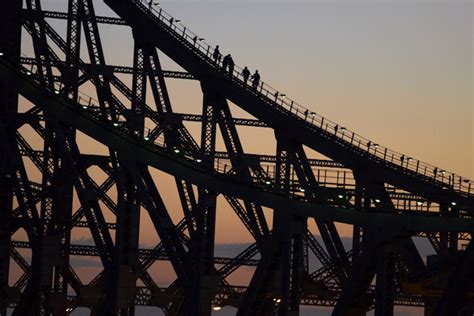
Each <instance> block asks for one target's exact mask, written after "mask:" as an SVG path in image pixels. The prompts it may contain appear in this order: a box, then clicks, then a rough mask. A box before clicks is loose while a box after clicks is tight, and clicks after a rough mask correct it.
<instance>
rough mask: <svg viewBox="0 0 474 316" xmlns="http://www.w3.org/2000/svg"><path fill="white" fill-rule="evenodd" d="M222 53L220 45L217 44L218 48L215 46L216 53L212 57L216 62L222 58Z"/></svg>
mask: <svg viewBox="0 0 474 316" xmlns="http://www.w3.org/2000/svg"><path fill="white" fill-rule="evenodd" d="M220 56H221V53H220V52H219V45H216V48H214V53H213V54H212V58H214V62H215V63H216V64H217V63H219V60H220V59H221V57H220Z"/></svg>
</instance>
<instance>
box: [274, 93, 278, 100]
mask: <svg viewBox="0 0 474 316" xmlns="http://www.w3.org/2000/svg"><path fill="white" fill-rule="evenodd" d="M273 96H274V97H275V102H276V101H277V100H278V91H277V92H275V94H274V95H273Z"/></svg>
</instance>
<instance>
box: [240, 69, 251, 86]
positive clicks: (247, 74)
mask: <svg viewBox="0 0 474 316" xmlns="http://www.w3.org/2000/svg"><path fill="white" fill-rule="evenodd" d="M242 77H244V84H245V85H247V81H248V80H249V77H250V70H249V69H248V68H247V66H245V67H244V69H243V70H242Z"/></svg>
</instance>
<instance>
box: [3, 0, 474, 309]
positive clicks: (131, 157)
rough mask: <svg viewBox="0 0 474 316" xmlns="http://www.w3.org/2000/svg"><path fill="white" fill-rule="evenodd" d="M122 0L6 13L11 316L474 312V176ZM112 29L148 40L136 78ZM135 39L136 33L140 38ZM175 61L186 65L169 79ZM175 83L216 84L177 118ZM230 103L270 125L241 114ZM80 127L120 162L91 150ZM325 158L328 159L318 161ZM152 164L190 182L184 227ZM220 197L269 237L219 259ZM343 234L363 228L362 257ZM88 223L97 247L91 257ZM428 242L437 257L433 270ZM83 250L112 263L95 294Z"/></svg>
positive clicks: (138, 48)
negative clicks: (156, 267)
mask: <svg viewBox="0 0 474 316" xmlns="http://www.w3.org/2000/svg"><path fill="white" fill-rule="evenodd" d="M104 2H105V3H106V4H107V5H108V6H109V7H110V9H112V10H113V11H114V12H115V14H116V15H115V16H114V17H107V16H97V15H96V14H95V9H94V3H93V1H92V0H68V1H66V0H65V1H64V3H65V4H66V3H67V12H53V11H45V10H42V7H41V1H40V0H25V1H22V0H9V1H3V3H2V10H1V11H0V15H1V18H0V100H1V103H0V111H1V112H0V146H1V149H0V152H1V155H0V314H1V315H7V314H8V315H10V314H11V313H12V314H13V315H15V316H17V315H68V314H70V313H71V312H72V311H74V310H75V309H76V308H78V307H86V308H88V309H90V311H91V315H134V314H135V308H136V306H155V307H158V308H160V309H162V311H163V312H164V313H165V314H166V315H210V314H211V312H212V310H218V309H219V308H220V307H223V306H233V307H235V308H236V309H237V315H256V314H261V315H275V314H278V315H297V314H298V313H299V309H300V306H302V305H313V306H326V307H332V308H333V315H365V314H366V313H367V312H368V311H370V310H374V311H375V315H393V313H394V306H396V305H404V306H418V307H422V308H424V310H425V315H456V314H457V315H468V314H469V315H472V312H473V306H472V305H473V304H472V303H473V297H474V291H473V282H472V280H473V272H474V269H473V266H474V249H473V248H474V244H472V243H471V242H470V241H471V232H472V231H473V230H474V222H473V220H472V212H474V188H473V187H472V185H471V184H472V182H471V181H470V180H469V179H466V178H464V177H462V176H459V175H456V174H453V173H451V172H448V171H447V170H442V169H440V168H437V167H434V166H431V165H429V164H426V163H423V162H421V161H418V160H416V159H414V158H412V157H409V156H407V155H403V154H400V153H397V152H394V151H392V150H390V149H387V148H384V147H382V146H380V145H379V144H376V143H374V142H372V141H370V140H368V139H365V138H363V137H361V136H360V135H358V134H356V133H354V132H352V131H349V130H348V129H346V128H345V127H343V126H341V125H338V124H336V123H334V122H332V121H330V120H328V119H326V118H324V117H321V116H319V115H317V114H316V113H313V112H309V111H308V110H306V109H305V108H304V107H302V106H300V105H299V104H297V103H296V102H293V101H292V100H291V99H289V98H288V97H286V96H285V95H281V94H280V95H278V94H275V93H276V90H274V89H272V88H271V87H270V86H268V85H266V84H263V83H261V84H259V85H258V86H257V87H256V88H253V87H251V86H250V85H249V84H248V83H246V82H245V81H244V80H243V78H242V75H241V69H240V68H239V67H235V69H234V72H233V73H229V72H226V71H223V70H222V67H221V65H220V63H216V62H215V61H214V59H213V57H212V53H213V50H214V47H212V46H211V45H209V44H207V43H206V42H205V41H204V39H203V38H201V37H199V36H198V35H196V34H194V33H193V32H191V31H190V30H189V29H187V28H186V27H185V26H184V24H183V23H182V22H181V21H180V20H177V19H174V18H173V17H172V16H170V15H169V14H167V13H166V12H165V11H164V10H162V9H161V7H160V6H159V5H157V4H155V3H151V2H141V1H139V0H104ZM58 20H60V21H61V20H62V22H61V23H60V22H58ZM100 24H110V25H116V26H119V27H122V31H123V27H127V28H129V29H130V30H131V31H132V32H131V33H132V35H133V39H130V40H131V41H133V44H134V45H133V64H132V65H129V66H122V65H110V64H107V63H106V60H105V53H104V49H105V47H104V45H103V44H102V41H101V34H100V32H99V25H100ZM122 31H121V30H120V29H119V30H117V33H116V34H118V35H117V38H119V37H120V36H126V35H125V34H127V35H128V34H129V33H124V32H122ZM121 32H122V33H121ZM28 41H29V43H30V44H31V45H30V49H27V48H26V47H25V46H27V45H26V44H25V43H26V42H28ZM162 54H166V55H167V56H168V57H169V58H171V59H172V60H173V61H174V62H175V63H176V64H178V65H179V66H180V67H181V68H182V69H184V71H182V70H181V71H168V70H163V69H162V66H161V63H160V57H159V56H162ZM124 78H128V79H124ZM170 80H195V81H199V83H200V86H201V89H202V95H203V99H202V103H201V102H200V103H201V104H202V111H201V113H202V114H201V115H196V114H189V113H176V112H174V111H173V107H172V104H171V102H170V96H169V93H168V90H167V83H168V84H169V81H170ZM91 87H92V88H93V89H92V88H91ZM86 92H87V93H88V94H89V95H91V96H90V97H89V96H87V95H86ZM147 95H148V97H147ZM150 100H151V101H150ZM229 101H230V102H232V103H233V104H235V105H236V106H238V107H240V108H241V109H243V110H245V111H246V112H248V113H249V114H250V115H251V116H252V117H254V118H253V119H244V118H236V117H233V116H232V113H231V111H230V107H229ZM188 121H191V122H197V123H195V124H199V126H200V131H201V132H200V135H197V136H196V135H194V134H196V133H194V134H193V133H191V132H190V131H189V130H188V129H187V128H186V126H185V123H186V122H188ZM246 126H252V127H254V128H259V129H267V130H268V129H271V130H272V131H273V132H274V135H275V146H276V155H275V156H272V155H264V154H262V155H258V154H248V153H245V152H244V150H243V144H242V140H241V138H240V137H239V132H238V129H237V127H239V129H240V128H244V127H246ZM290 127H291V128H290ZM25 130H28V131H29V132H28V133H26V132H25ZM79 132H80V133H82V134H86V135H87V136H89V137H90V138H92V139H94V140H96V141H98V142H100V143H102V144H104V145H105V146H106V147H107V148H108V151H107V152H108V153H107V154H106V155H104V154H102V155H100V154H86V153H84V152H81V150H80V144H79V142H78V140H77V139H78V137H77V135H78V133H79ZM32 134H34V137H32V136H31V135H32ZM216 139H222V140H223V143H224V145H225V150H221V151H218V150H216ZM308 150H312V151H315V152H318V153H320V154H321V155H322V156H324V157H328V159H309V158H308V155H307V152H308ZM152 168H154V169H158V170H161V171H163V172H165V173H167V174H169V175H170V176H172V177H173V178H174V180H175V181H174V183H175V185H176V189H177V190H176V192H177V195H178V196H177V197H176V200H179V201H180V204H181V207H180V212H181V214H182V215H181V217H182V219H181V220H180V221H176V220H174V221H173V219H172V217H171V216H170V210H169V209H167V206H166V205H165V201H164V198H163V197H162V194H161V193H160V190H159V189H158V186H157V181H158V179H157V177H156V176H153V175H152V173H151V171H150V170H151V169H152ZM97 169H99V170H101V172H102V173H103V174H104V175H105V177H104V178H105V180H104V179H101V180H98V179H97V177H96V172H94V170H97ZM218 196H220V197H219V199H223V200H224V201H225V202H226V203H227V204H228V205H227V207H229V208H231V209H232V210H233V211H234V212H235V214H236V215H237V216H238V218H239V220H240V221H241V222H242V224H243V226H244V227H245V228H246V229H247V230H248V232H249V233H250V235H251V236H252V238H253V239H254V242H253V243H252V244H250V245H249V246H248V247H247V248H246V249H244V250H243V251H242V252H241V253H239V254H238V255H236V256H235V257H230V258H229V257H217V256H216V255H215V254H214V248H215V230H216V212H217V211H218V209H221V208H222V206H221V203H219V205H218V204H217V203H216V202H217V198H218ZM219 201H221V200H219ZM264 208H269V209H271V211H272V217H271V223H270V217H269V216H265V214H264ZM107 214H112V216H110V215H107ZM140 214H142V216H144V214H148V215H147V216H149V218H150V219H151V222H152V224H153V227H154V229H155V230H156V233H157V235H158V236H159V241H158V242H157V244H156V246H155V247H154V248H149V249H142V248H140V244H139V240H140V233H141V231H140V222H141V215H140ZM267 215H268V214H267ZM308 223H311V225H315V226H316V227H317V231H314V229H313V231H312V230H310V229H309V226H308ZM335 223H345V224H349V225H351V227H352V230H353V240H352V246H351V247H350V248H351V249H347V248H348V247H347V245H346V246H345V245H344V244H343V242H342V239H341V237H340V232H339V230H338V227H336V225H335ZM76 229H83V230H84V229H86V230H88V231H89V232H90V235H91V236H92V238H93V244H92V245H91V244H78V243H77V240H75V239H74V238H72V233H73V232H74V231H75V230H76ZM20 232H24V233H23V234H21V233H20ZM142 233H143V232H142ZM19 236H20V237H19ZM21 236H23V237H21ZM316 236H318V237H316ZM415 237H416V239H417V240H418V239H420V240H425V241H427V243H429V244H431V247H432V249H433V253H434V254H433V255H430V256H429V257H428V258H424V257H423V256H422V255H421V254H420V251H419V246H417V245H416V244H415ZM76 256H89V257H90V256H95V257H98V260H99V263H100V266H101V268H100V271H99V273H98V274H97V275H96V276H95V277H94V278H93V279H92V280H91V281H90V282H85V281H84V280H81V277H80V276H79V273H77V271H75V268H74V265H73V264H72V259H71V258H72V257H76ZM157 261H166V262H168V263H169V264H170V265H171V266H172V268H173V271H174V273H175V275H176V279H175V281H174V282H172V283H171V284H169V285H167V286H162V285H161V286H160V284H159V282H158V281H157V280H156V278H154V277H153V276H152V275H151V273H150V271H149V268H150V267H151V266H152V265H153V264H154V263H155V262H157ZM311 262H317V264H316V265H315V264H311ZM245 266H248V267H252V269H253V270H252V271H253V274H252V276H251V279H250V281H249V283H248V286H237V285H233V284H231V283H230V281H229V276H230V275H231V274H232V273H234V272H235V271H236V270H237V269H239V268H241V267H245ZM14 268H15V269H16V271H17V272H18V271H20V273H19V274H18V273H13V271H14V270H15V269H14Z"/></svg>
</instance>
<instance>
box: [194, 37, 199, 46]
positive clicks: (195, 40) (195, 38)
mask: <svg viewBox="0 0 474 316" xmlns="http://www.w3.org/2000/svg"><path fill="white" fill-rule="evenodd" d="M197 39H198V37H197V35H196V36H194V37H193V44H194V46H196V42H197Z"/></svg>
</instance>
